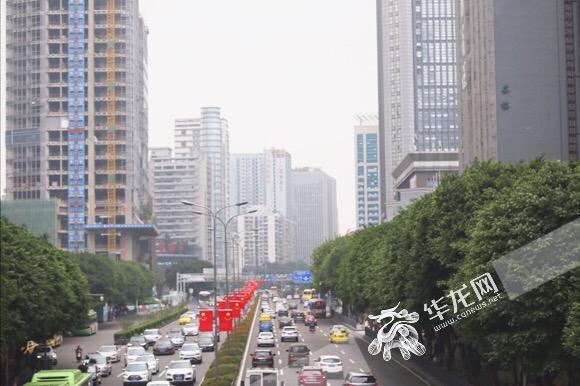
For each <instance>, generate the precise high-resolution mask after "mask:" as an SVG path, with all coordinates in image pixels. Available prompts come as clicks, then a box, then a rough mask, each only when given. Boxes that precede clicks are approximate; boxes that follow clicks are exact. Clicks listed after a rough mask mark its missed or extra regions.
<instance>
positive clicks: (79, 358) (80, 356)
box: [76, 350, 83, 362]
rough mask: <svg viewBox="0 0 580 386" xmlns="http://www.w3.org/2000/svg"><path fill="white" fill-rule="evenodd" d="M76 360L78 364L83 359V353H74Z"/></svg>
mask: <svg viewBox="0 0 580 386" xmlns="http://www.w3.org/2000/svg"><path fill="white" fill-rule="evenodd" d="M76 358H77V362H80V361H81V360H82V359H83V351H82V350H77V351H76Z"/></svg>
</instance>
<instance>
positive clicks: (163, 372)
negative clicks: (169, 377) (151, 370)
mask: <svg viewBox="0 0 580 386" xmlns="http://www.w3.org/2000/svg"><path fill="white" fill-rule="evenodd" d="M163 374H165V370H163V371H162V372H160V373H159V374H157V375H159V376H160V377H162V376H163Z"/></svg>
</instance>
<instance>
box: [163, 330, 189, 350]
mask: <svg viewBox="0 0 580 386" xmlns="http://www.w3.org/2000/svg"><path fill="white" fill-rule="evenodd" d="M165 336H166V337H167V338H168V339H169V340H170V341H171V344H172V345H173V347H181V346H183V343H185V338H184V337H183V334H182V333H181V330H171V331H169V332H168V333H167V335H165Z"/></svg>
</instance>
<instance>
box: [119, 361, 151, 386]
mask: <svg viewBox="0 0 580 386" xmlns="http://www.w3.org/2000/svg"><path fill="white" fill-rule="evenodd" d="M151 379H152V375H151V370H150V369H149V366H147V363H146V362H131V363H129V364H128V365H127V366H126V367H125V369H124V370H123V386H128V385H131V384H135V383H139V384H142V383H145V382H149V381H150V380H151Z"/></svg>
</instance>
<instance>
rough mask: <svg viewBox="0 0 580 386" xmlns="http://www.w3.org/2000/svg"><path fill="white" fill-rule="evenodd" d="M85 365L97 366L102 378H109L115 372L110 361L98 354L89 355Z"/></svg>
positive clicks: (91, 353)
mask: <svg viewBox="0 0 580 386" xmlns="http://www.w3.org/2000/svg"><path fill="white" fill-rule="evenodd" d="M86 358H87V359H85V363H87V364H88V365H92V366H95V367H96V368H97V371H98V372H99V373H101V376H102V377H107V376H109V375H111V373H112V372H113V366H111V361H110V359H107V357H106V356H104V355H102V354H100V353H98V352H90V353H87V355H86Z"/></svg>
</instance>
